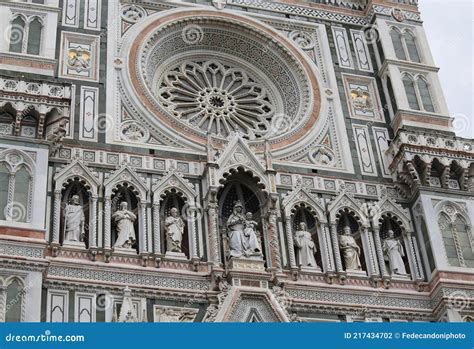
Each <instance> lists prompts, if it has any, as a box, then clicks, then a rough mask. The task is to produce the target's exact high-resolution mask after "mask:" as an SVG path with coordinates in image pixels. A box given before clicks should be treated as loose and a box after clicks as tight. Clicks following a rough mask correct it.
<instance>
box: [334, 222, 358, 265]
mask: <svg viewBox="0 0 474 349" xmlns="http://www.w3.org/2000/svg"><path fill="white" fill-rule="evenodd" d="M339 248H340V249H341V252H342V257H343V258H344V264H345V265H346V270H361V269H362V267H361V264H360V247H359V245H357V242H356V241H355V239H354V237H353V236H352V231H351V228H350V227H349V226H345V227H344V228H342V235H340V236H339Z"/></svg>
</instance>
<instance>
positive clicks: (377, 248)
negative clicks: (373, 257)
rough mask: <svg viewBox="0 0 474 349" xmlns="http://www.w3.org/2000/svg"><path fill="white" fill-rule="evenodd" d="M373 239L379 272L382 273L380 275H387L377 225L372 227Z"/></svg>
mask: <svg viewBox="0 0 474 349" xmlns="http://www.w3.org/2000/svg"><path fill="white" fill-rule="evenodd" d="M374 241H375V251H376V252H377V258H378V261H379V268H380V274H382V276H388V273H387V268H385V258H384V255H383V248H382V241H381V239H380V229H379V228H378V227H377V228H375V229H374Z"/></svg>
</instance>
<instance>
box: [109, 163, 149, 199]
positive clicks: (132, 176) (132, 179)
mask: <svg viewBox="0 0 474 349" xmlns="http://www.w3.org/2000/svg"><path fill="white" fill-rule="evenodd" d="M143 182H144V180H143V179H142V178H140V177H139V176H138V175H137V174H136V172H135V171H134V170H133V169H132V168H130V167H129V166H128V165H122V166H121V167H120V168H119V169H118V170H116V171H115V172H113V173H112V174H111V175H110V176H109V178H107V179H106V180H105V182H104V187H105V196H106V197H107V196H111V195H112V190H113V189H114V188H115V187H116V186H117V185H118V184H121V183H127V184H129V185H132V186H133V187H134V188H135V189H136V190H137V194H138V196H139V197H140V199H141V201H146V198H147V192H148V188H147V187H145V185H144V184H143Z"/></svg>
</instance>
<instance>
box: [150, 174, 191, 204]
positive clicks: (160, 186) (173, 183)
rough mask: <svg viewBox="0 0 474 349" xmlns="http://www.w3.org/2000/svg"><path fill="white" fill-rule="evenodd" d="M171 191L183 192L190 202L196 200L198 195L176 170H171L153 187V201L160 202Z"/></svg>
mask: <svg viewBox="0 0 474 349" xmlns="http://www.w3.org/2000/svg"><path fill="white" fill-rule="evenodd" d="M170 189H176V190H177V191H181V192H182V193H183V194H184V195H185V196H186V197H187V199H188V200H192V199H194V198H195V197H196V195H197V194H196V191H195V190H194V188H193V187H192V185H191V183H189V181H187V180H186V179H185V178H183V176H182V175H181V174H180V173H179V172H176V170H171V171H169V172H168V173H167V174H166V175H164V176H163V177H162V178H160V180H159V181H158V182H157V183H156V184H155V185H154V186H153V200H155V201H156V200H158V201H159V200H160V196H161V195H162V194H164V193H166V192H167V191H168V190H170Z"/></svg>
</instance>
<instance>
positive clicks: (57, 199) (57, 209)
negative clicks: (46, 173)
mask: <svg viewBox="0 0 474 349" xmlns="http://www.w3.org/2000/svg"><path fill="white" fill-rule="evenodd" d="M60 217H61V190H55V191H54V212H53V243H58V244H59V227H60V224H61V222H60Z"/></svg>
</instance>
